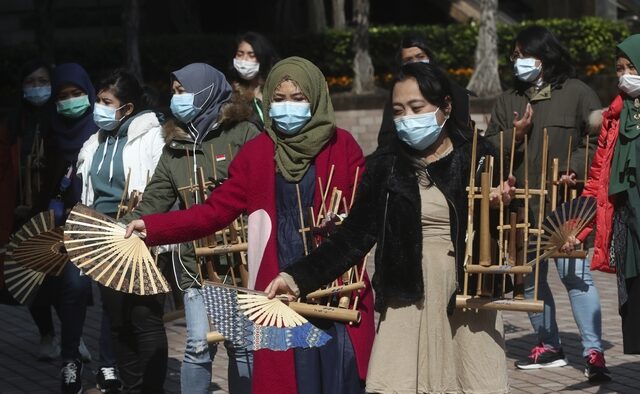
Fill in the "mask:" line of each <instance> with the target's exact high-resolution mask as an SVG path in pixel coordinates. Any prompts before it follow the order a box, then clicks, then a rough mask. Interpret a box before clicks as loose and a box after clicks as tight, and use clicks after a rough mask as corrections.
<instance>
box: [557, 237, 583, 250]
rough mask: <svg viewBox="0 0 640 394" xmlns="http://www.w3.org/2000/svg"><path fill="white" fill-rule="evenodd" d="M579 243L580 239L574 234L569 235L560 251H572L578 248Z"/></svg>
mask: <svg viewBox="0 0 640 394" xmlns="http://www.w3.org/2000/svg"><path fill="white" fill-rule="evenodd" d="M577 245H580V240H579V239H578V238H576V237H574V236H571V237H569V239H568V240H567V242H565V243H564V245H562V247H561V248H560V251H561V252H562V253H571V252H573V251H574V250H576V246H577Z"/></svg>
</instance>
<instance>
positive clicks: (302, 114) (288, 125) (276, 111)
mask: <svg viewBox="0 0 640 394" xmlns="http://www.w3.org/2000/svg"><path fill="white" fill-rule="evenodd" d="M269 116H270V117H271V119H273V121H274V122H275V124H276V127H277V128H278V130H279V131H280V132H282V133H283V134H287V135H294V134H296V133H297V132H298V131H300V129H302V127H303V126H304V125H305V124H307V122H308V121H309V119H311V104H309V103H305V102H296V101H280V102H277V103H271V106H270V107H269Z"/></svg>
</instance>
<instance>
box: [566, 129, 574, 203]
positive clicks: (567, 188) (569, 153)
mask: <svg viewBox="0 0 640 394" xmlns="http://www.w3.org/2000/svg"><path fill="white" fill-rule="evenodd" d="M571 137H572V136H569V152H567V171H566V172H565V174H566V175H569V171H570V170H571V148H572V147H571ZM568 198H569V185H568V184H567V183H565V184H564V201H568Z"/></svg>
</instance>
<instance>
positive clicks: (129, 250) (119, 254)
mask: <svg viewBox="0 0 640 394" xmlns="http://www.w3.org/2000/svg"><path fill="white" fill-rule="evenodd" d="M125 232H126V228H125V227H124V225H122V224H119V223H117V222H116V221H115V220H114V219H113V218H111V217H109V216H106V215H103V214H101V213H99V212H97V211H95V210H93V209H91V208H89V207H87V206H86V205H82V204H76V206H75V207H73V210H72V211H71V213H70V214H69V218H68V219H67V221H66V223H65V226H64V245H65V247H66V249H67V253H68V254H69V258H70V259H71V261H72V262H73V263H74V264H75V265H76V266H77V267H78V268H80V269H81V270H82V272H84V273H85V274H86V275H88V276H89V277H90V278H91V279H93V280H95V281H97V282H99V283H101V284H102V285H104V286H106V287H110V288H112V289H114V290H117V291H122V292H125V293H130V294H138V295H153V294H158V293H168V292H169V291H170V289H169V283H168V282H167V280H166V279H165V278H164V276H163V275H162V274H161V273H160V270H159V269H158V266H157V265H156V263H155V261H154V259H153V257H152V256H151V253H150V252H149V248H148V247H147V245H145V243H144V241H143V240H142V239H141V238H140V234H136V233H134V234H133V235H132V236H131V237H129V238H125V237H124V234H125Z"/></svg>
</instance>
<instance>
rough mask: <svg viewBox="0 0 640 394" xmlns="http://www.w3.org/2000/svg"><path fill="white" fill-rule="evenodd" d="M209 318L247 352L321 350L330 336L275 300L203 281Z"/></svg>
mask: <svg viewBox="0 0 640 394" xmlns="http://www.w3.org/2000/svg"><path fill="white" fill-rule="evenodd" d="M202 289H203V291H204V296H205V297H204V298H205V304H206V305H207V313H208V314H209V318H210V319H211V321H212V322H213V324H214V325H215V327H216V329H217V330H218V331H219V332H220V333H221V334H222V335H223V336H224V337H225V339H227V340H229V341H231V342H233V343H234V345H235V346H239V347H244V348H247V349H250V350H260V349H270V350H287V349H291V348H296V347H302V348H309V347H320V346H322V345H324V344H325V343H327V341H328V340H329V339H331V337H330V336H329V335H327V334H326V333H325V332H324V331H322V330H320V329H318V328H317V327H315V326H314V325H313V324H311V323H309V321H307V319H305V318H304V317H302V316H301V315H299V314H298V313H297V312H295V311H294V310H293V309H291V308H289V307H288V306H287V305H286V304H285V303H284V302H282V301H281V300H279V299H278V298H274V299H268V298H267V296H266V293H263V292H259V291H253V290H249V289H246V288H242V287H235V286H228V285H224V284H221V283H214V282H208V281H205V283H204V286H203V287H202Z"/></svg>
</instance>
